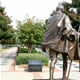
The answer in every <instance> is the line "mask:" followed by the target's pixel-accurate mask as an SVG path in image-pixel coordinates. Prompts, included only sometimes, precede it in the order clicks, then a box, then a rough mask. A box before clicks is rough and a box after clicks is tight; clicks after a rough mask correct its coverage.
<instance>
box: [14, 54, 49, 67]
mask: <svg viewBox="0 0 80 80" xmlns="http://www.w3.org/2000/svg"><path fill="white" fill-rule="evenodd" d="M28 60H41V61H42V64H43V65H45V66H48V58H47V57H46V56H44V55H42V54H39V53H34V54H32V53H19V54H18V56H17V57H16V64H17V65H20V64H28Z"/></svg>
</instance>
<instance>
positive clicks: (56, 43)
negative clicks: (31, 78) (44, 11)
mask: <svg viewBox="0 0 80 80" xmlns="http://www.w3.org/2000/svg"><path fill="white" fill-rule="evenodd" d="M46 25H47V28H46V30H45V33H44V36H43V41H42V46H43V50H44V48H49V56H50V58H51V63H50V80H53V72H54V67H55V63H56V61H57V55H58V54H59V53H61V54H62V56H63V80H68V78H67V76H66V72H67V56H69V57H70V59H71V60H73V59H76V58H78V50H77V45H78V34H77V32H76V30H75V29H73V28H72V26H71V22H70V19H69V17H68V16H67V15H66V14H65V13H64V7H63V5H61V4H60V5H59V6H58V7H57V8H56V11H55V12H53V13H52V14H51V17H50V18H49V19H48V21H47V23H46ZM75 52H76V53H75Z"/></svg>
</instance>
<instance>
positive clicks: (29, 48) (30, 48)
mask: <svg viewBox="0 0 80 80" xmlns="http://www.w3.org/2000/svg"><path fill="white" fill-rule="evenodd" d="M31 51H32V44H28V53H31Z"/></svg>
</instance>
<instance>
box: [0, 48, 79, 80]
mask: <svg viewBox="0 0 80 80" xmlns="http://www.w3.org/2000/svg"><path fill="white" fill-rule="evenodd" d="M16 52H17V48H15V47H13V48H10V49H8V50H7V51H6V52H5V53H3V54H2V55H0V80H49V67H46V66H43V70H42V72H28V67H27V65H25V66H18V65H15V57H16ZM68 62H69V61H68ZM14 65H15V71H14V69H13V68H14ZM78 67H79V65H78V63H76V62H73V64H72V67H71V72H70V76H69V79H70V80H80V72H78ZM54 78H55V79H54V80H62V59H61V60H58V61H57V64H56V68H55V73H54Z"/></svg>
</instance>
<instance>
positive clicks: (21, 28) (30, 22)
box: [17, 18, 45, 48]
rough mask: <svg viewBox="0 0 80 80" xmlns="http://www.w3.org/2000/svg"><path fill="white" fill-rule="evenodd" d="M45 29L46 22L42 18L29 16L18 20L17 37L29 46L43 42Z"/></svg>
mask: <svg viewBox="0 0 80 80" xmlns="http://www.w3.org/2000/svg"><path fill="white" fill-rule="evenodd" d="M44 30H45V24H44V23H43V22H42V21H40V20H39V21H37V20H35V19H34V18H32V19H30V18H27V19H26V20H24V21H23V22H21V21H17V39H18V41H20V42H21V43H23V44H25V45H26V46H28V48H32V45H34V44H40V43H41V41H42V36H43V32H44Z"/></svg>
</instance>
